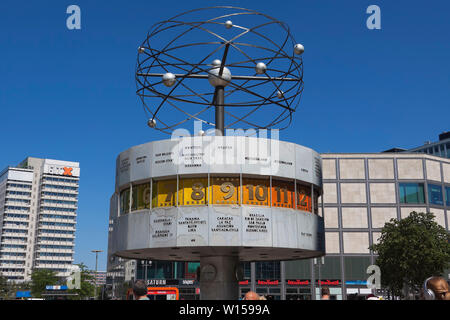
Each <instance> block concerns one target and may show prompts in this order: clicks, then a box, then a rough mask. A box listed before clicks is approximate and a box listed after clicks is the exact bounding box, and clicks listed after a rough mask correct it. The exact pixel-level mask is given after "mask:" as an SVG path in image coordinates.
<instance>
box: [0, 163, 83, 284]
mask: <svg viewBox="0 0 450 320" xmlns="http://www.w3.org/2000/svg"><path fill="white" fill-rule="evenodd" d="M79 177H80V167H79V163H78V162H68V161H60V160H51V159H38V158H32V157H28V158H26V159H25V160H24V161H23V162H21V163H20V164H19V165H17V166H16V167H7V168H6V169H4V170H3V171H2V172H1V173H0V272H1V274H2V275H3V276H5V277H6V278H7V279H8V280H10V281H16V282H22V281H29V280H31V273H32V270H33V269H50V270H53V271H55V272H56V273H57V276H58V277H67V276H69V274H70V271H69V270H68V267H69V266H70V265H72V263H73V254H74V246H75V230H76V217H77V208H78V186H79Z"/></svg>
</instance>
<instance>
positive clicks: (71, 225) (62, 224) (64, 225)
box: [40, 221, 75, 228]
mask: <svg viewBox="0 0 450 320" xmlns="http://www.w3.org/2000/svg"><path fill="white" fill-rule="evenodd" d="M40 225H41V226H56V227H72V228H75V223H63V222H48V221H42V222H41V223H40Z"/></svg>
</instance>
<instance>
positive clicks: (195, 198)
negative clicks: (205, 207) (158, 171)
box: [178, 178, 208, 206]
mask: <svg viewBox="0 0 450 320" xmlns="http://www.w3.org/2000/svg"><path fill="white" fill-rule="evenodd" d="M207 185H208V179H206V178H183V179H180V193H179V198H178V204H179V205H182V206H191V205H199V204H206V203H207V196H206V195H207V191H206V186H207Z"/></svg>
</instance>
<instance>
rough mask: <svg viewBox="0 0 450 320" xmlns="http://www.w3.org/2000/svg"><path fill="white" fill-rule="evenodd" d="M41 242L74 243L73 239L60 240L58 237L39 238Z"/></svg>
mask: <svg viewBox="0 0 450 320" xmlns="http://www.w3.org/2000/svg"><path fill="white" fill-rule="evenodd" d="M39 241H54V242H73V239H71V238H58V237H39Z"/></svg>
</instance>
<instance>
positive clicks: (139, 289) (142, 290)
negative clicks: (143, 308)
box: [133, 280, 150, 300]
mask: <svg viewBox="0 0 450 320" xmlns="http://www.w3.org/2000/svg"><path fill="white" fill-rule="evenodd" d="M133 294H134V299H135V300H150V299H149V298H148V297H147V286H146V285H145V282H144V281H142V280H137V281H136V282H135V283H134V285H133Z"/></svg>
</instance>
